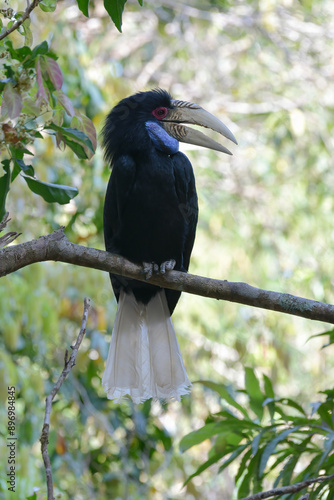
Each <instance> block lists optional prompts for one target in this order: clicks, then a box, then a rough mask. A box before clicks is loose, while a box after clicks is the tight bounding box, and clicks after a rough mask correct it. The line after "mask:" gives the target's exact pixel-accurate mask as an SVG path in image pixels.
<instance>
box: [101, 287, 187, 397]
mask: <svg viewBox="0 0 334 500" xmlns="http://www.w3.org/2000/svg"><path fill="white" fill-rule="evenodd" d="M102 385H103V389H104V390H105V391H106V393H107V397H108V399H114V400H116V402H119V401H120V400H121V398H123V397H124V396H126V395H129V396H131V398H132V400H133V402H134V403H141V402H143V401H145V400H146V399H150V398H155V399H163V400H172V399H177V400H178V401H179V400H180V396H182V395H184V394H188V393H189V387H190V386H191V383H190V381H189V379H188V377H187V374H186V371H185V368H184V365H183V361H182V356H181V352H180V348H179V344H178V341H177V338H176V334H175V330H174V327H173V323H172V320H171V318H170V315H169V311H168V306H167V300H166V295H165V292H164V290H161V291H160V292H158V293H157V294H156V295H155V296H154V297H153V299H152V300H150V302H149V303H148V304H147V305H144V304H142V303H138V302H137V301H136V299H135V297H134V296H133V294H132V293H131V294H126V293H124V292H123V290H122V291H121V294H120V297H119V303H118V309H117V313H116V318H115V324H114V329H113V333H112V337H111V343H110V348H109V353H108V359H107V363H106V368H105V371H104V374H103V377H102Z"/></svg>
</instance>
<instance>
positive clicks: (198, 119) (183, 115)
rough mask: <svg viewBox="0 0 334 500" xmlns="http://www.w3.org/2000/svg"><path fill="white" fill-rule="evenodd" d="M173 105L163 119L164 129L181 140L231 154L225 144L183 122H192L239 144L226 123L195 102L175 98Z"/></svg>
mask: <svg viewBox="0 0 334 500" xmlns="http://www.w3.org/2000/svg"><path fill="white" fill-rule="evenodd" d="M172 105H173V108H172V109H170V110H169V111H168V113H167V116H166V117H165V118H163V119H162V120H161V121H162V122H163V124H164V129H165V130H166V132H167V133H168V134H169V135H171V136H172V137H174V138H175V139H177V140H178V141H180V142H187V143H188V144H196V145H197V146H203V147H205V148H209V149H214V150H216V151H221V152H222V153H226V154H229V155H231V154H232V153H231V151H229V150H228V149H227V148H225V146H223V145H222V144H219V142H216V141H215V140H213V139H211V138H210V137H208V136H206V135H204V134H203V133H202V132H200V131H199V130H194V129H192V128H190V127H186V126H184V125H182V123H190V124H193V125H200V126H202V127H205V128H210V129H211V130H214V131H215V132H218V133H219V134H221V135H223V136H224V137H226V139H229V140H230V141H232V142H234V143H235V144H238V143H237V141H236V139H235V137H234V135H233V134H232V132H231V131H230V130H229V129H228V128H227V127H226V125H224V123H222V122H221V121H220V120H218V118H216V117H215V116H214V115H212V114H211V113H209V112H208V111H205V109H203V108H201V106H199V105H198V104H194V103H193V102H187V101H177V100H175V99H173V100H172Z"/></svg>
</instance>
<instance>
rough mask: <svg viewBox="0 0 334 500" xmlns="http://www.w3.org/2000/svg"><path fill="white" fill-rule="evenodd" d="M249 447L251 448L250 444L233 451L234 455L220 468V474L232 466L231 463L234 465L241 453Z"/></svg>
mask: <svg viewBox="0 0 334 500" xmlns="http://www.w3.org/2000/svg"><path fill="white" fill-rule="evenodd" d="M248 446H249V444H248V443H246V444H242V445H241V446H238V448H237V449H235V450H234V451H233V453H231V456H230V457H229V458H228V459H227V460H225V462H224V463H223V465H221V466H220V467H219V472H222V471H223V470H224V469H226V467H227V466H228V465H230V463H232V462H233V460H235V459H236V458H238V456H239V455H241V453H242V452H243V451H244V449H245V448H247V447H248Z"/></svg>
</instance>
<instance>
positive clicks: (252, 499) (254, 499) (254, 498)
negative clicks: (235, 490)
mask: <svg viewBox="0 0 334 500" xmlns="http://www.w3.org/2000/svg"><path fill="white" fill-rule="evenodd" d="M331 479H334V474H331V475H330V476H320V477H317V478H316V479H307V480H306V481H302V482H301V483H296V484H291V485H289V486H282V487H281V488H274V489H272V490H268V491H261V492H260V493H255V495H250V496H249V497H244V498H241V499H240V500H263V499H264V498H270V497H278V496H280V495H286V494H288V493H297V492H298V491H301V490H303V489H304V488H307V487H308V486H310V484H314V483H322V482H323V481H330V480H331ZM301 500H302V499H301Z"/></svg>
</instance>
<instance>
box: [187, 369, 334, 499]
mask: <svg viewBox="0 0 334 500" xmlns="http://www.w3.org/2000/svg"><path fill="white" fill-rule="evenodd" d="M201 383H202V384H203V385H204V386H207V387H209V388H211V389H213V390H214V391H215V392H217V393H218V394H219V396H220V397H221V401H222V409H221V411H219V412H217V413H215V414H213V415H210V416H208V418H207V419H206V423H205V425H204V426H203V427H201V428H200V429H198V430H196V431H193V432H191V433H190V434H188V435H186V436H185V437H183V438H182V440H181V442H180V449H181V451H186V450H188V449H189V448H191V447H192V446H194V445H198V444H199V443H201V442H203V441H204V440H206V439H211V438H213V437H215V439H214V444H213V446H212V448H211V449H210V451H209V457H208V460H207V461H206V462H205V463H203V464H202V465H201V466H200V467H199V468H198V469H197V470H196V472H194V473H193V474H192V475H191V476H189V478H188V479H187V481H186V483H185V484H187V483H188V482H189V481H190V480H191V479H192V478H194V477H196V476H197V475H198V474H200V473H201V472H203V471H204V470H205V469H207V468H208V467H209V466H211V465H213V464H215V463H217V462H220V461H221V459H225V460H224V461H223V463H222V465H220V467H219V472H222V471H223V470H224V469H226V467H228V466H230V464H232V463H233V462H235V461H237V463H238V468H237V472H236V475H235V482H236V487H237V498H243V497H245V496H248V495H249V494H251V493H258V492H260V491H263V489H264V484H265V483H264V482H265V481H266V479H267V480H272V479H273V478H276V479H275V481H274V484H273V487H274V488H276V487H278V486H287V485H290V484H291V483H292V482H301V481H304V480H306V479H310V478H316V477H318V476H319V475H320V473H321V474H323V475H330V474H333V471H334V449H333V442H334V420H333V408H334V390H333V389H331V390H326V391H324V394H325V395H326V396H327V397H326V400H325V401H324V402H315V403H312V404H311V406H312V411H311V412H310V413H309V414H308V413H306V412H305V411H304V409H303V407H302V406H301V405H299V404H298V403H297V402H296V401H295V400H293V399H290V398H287V397H285V398H280V397H277V396H275V393H274V390H273V387H272V384H271V381H270V379H269V378H268V377H267V376H266V375H264V376H263V389H262V388H261V385H260V381H259V379H258V378H257V377H256V375H255V373H254V370H253V369H252V368H250V367H247V368H246V369H245V389H244V390H242V391H239V392H240V393H243V394H245V395H246V396H247V399H246V401H244V402H243V404H242V405H241V404H240V403H238V401H237V399H238V398H237V397H236V395H235V394H234V393H233V392H232V390H231V388H229V387H226V386H224V385H218V384H215V383H213V382H211V381H201ZM298 470H299V471H301V472H299V473H298V472H297V471H298ZM266 484H268V481H267V482H266ZM329 491H330V492H331V494H332V493H333V491H332V488H331V487H330V485H329V484H328V483H326V482H323V483H320V485H315V486H314V487H313V491H312V492H311V493H310V496H309V499H310V500H315V499H319V498H330V497H328V496H327V495H328V492H329ZM303 495H304V492H302V491H301V492H299V493H296V494H294V495H290V497H289V498H290V499H291V500H292V499H293V500H297V498H301V497H302V496H303Z"/></svg>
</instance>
